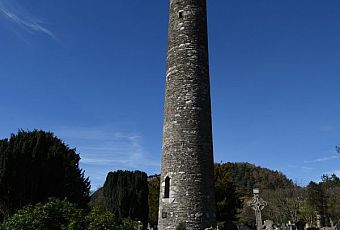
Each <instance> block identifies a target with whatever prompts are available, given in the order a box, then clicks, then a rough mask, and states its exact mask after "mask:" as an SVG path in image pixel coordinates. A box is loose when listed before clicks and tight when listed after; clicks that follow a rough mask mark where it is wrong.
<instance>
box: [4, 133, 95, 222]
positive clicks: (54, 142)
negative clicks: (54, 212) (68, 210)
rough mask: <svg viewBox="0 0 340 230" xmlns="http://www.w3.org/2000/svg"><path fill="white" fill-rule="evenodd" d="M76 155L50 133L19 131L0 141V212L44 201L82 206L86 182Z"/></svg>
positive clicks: (86, 187)
mask: <svg viewBox="0 0 340 230" xmlns="http://www.w3.org/2000/svg"><path fill="white" fill-rule="evenodd" d="M79 160H80V157H79V155H78V154H77V153H76V152H75V149H70V148H69V147H68V146H67V145H65V144H64V143H63V142H62V141H61V140H60V139H58V138H57V137H55V136H54V135H53V133H50V132H44V131H38V130H34V131H31V132H26V131H23V130H20V131H19V132H18V133H17V134H15V135H14V134H12V135H11V137H10V139H9V140H8V139H5V140H1V141H0V212H1V214H2V215H3V216H8V215H10V214H12V213H13V212H14V211H16V210H18V209H20V208H21V207H23V206H25V205H27V204H35V203H37V202H41V201H46V200H47V198H48V197H57V198H62V199H64V198H67V199H68V200H69V201H70V202H74V203H77V204H79V205H81V206H86V205H87V202H88V200H89V191H90V182H89V179H88V178H85V177H84V172H83V171H82V170H81V169H80V168H79Z"/></svg>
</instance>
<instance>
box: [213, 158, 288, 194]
mask: <svg viewBox="0 0 340 230" xmlns="http://www.w3.org/2000/svg"><path fill="white" fill-rule="evenodd" d="M215 167H221V169H222V170H223V171H225V173H226V175H227V176H228V178H229V180H231V181H232V182H233V184H234V185H235V187H236V189H237V191H238V192H239V193H240V194H242V195H250V194H251V193H252V189H253V188H260V189H261V190H266V189H271V190H276V189H278V188H287V187H292V186H294V183H293V181H292V180H290V179H288V178H287V177H286V176H285V175H284V174H283V173H281V172H279V171H274V170H270V169H267V168H262V167H260V166H256V165H254V164H250V163H231V162H228V163H216V164H215Z"/></svg>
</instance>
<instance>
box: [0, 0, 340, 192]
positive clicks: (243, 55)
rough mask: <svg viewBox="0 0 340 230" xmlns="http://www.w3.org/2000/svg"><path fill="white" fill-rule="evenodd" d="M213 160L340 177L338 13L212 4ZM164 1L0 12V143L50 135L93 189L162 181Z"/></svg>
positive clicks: (330, 8) (27, 4)
mask: <svg viewBox="0 0 340 230" xmlns="http://www.w3.org/2000/svg"><path fill="white" fill-rule="evenodd" d="M208 16H209V19H208V21H209V47H210V68H211V71H210V75H211V91H212V110H213V136H214V150H215V161H216V162H220V161H223V162H228V161H231V162H250V163H254V164H256V165H260V166H262V167H267V168H270V169H274V170H279V171H281V172H283V173H284V174H286V175H287V176H288V177H289V178H291V179H292V180H294V181H296V182H297V183H299V184H302V185H305V184H306V183H308V182H309V181H310V180H319V178H320V176H321V175H322V174H323V173H337V175H338V176H340V164H339V163H340V154H338V155H337V154H336V153H335V145H336V144H340V106H339V99H340V88H339V86H340V1H339V0H327V1H321V0H299V1H297V0H285V1H273V0H256V1H254V0H228V1H227V0H208ZM167 18H168V1H167V0H154V1H146V0H114V1H112V0H102V1H95V0H72V1H69V0H58V1H54V0H0V52H1V53H0V71H1V72H0V98H1V105H0V138H7V137H9V136H10V134H11V133H15V132H17V130H18V129H20V128H23V129H29V130H32V129H43V130H49V131H52V132H54V133H55V135H56V136H58V137H60V138H61V139H63V140H64V141H65V143H66V144H68V145H69V146H70V147H72V148H77V151H78V152H79V153H80V155H81V158H82V160H81V167H82V168H83V169H85V171H86V175H87V176H89V177H90V179H91V182H92V186H93V188H92V189H95V188H97V187H99V186H101V185H102V183H103V181H104V180H105V177H106V174H107V172H108V171H110V170H111V171H112V170H117V169H128V170H134V169H139V170H143V171H146V172H147V173H149V174H154V173H159V171H160V166H159V164H160V157H161V141H162V116H163V97H164V82H165V57H166V46H167Z"/></svg>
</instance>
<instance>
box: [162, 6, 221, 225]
mask: <svg viewBox="0 0 340 230" xmlns="http://www.w3.org/2000/svg"><path fill="white" fill-rule="evenodd" d="M168 36H169V38H168V39H169V40H168V53H167V72H166V95H165V105H164V107H165V108H164V125H163V146H162V166H161V167H162V169H161V191H160V205H159V208H160V209H159V222H158V229H160V230H165V229H176V227H177V226H178V225H179V223H185V224H186V227H187V228H186V229H197V230H198V229H199V230H202V229H204V228H206V227H210V226H212V225H214V224H215V197H214V190H213V185H214V184H213V147H212V131H211V106H210V83H209V65H208V39H207V16H206V1H205V0H170V16H169V34H168ZM167 177H169V178H170V186H169V189H170V195H169V198H166V197H165V193H166V192H165V187H166V186H165V178H167Z"/></svg>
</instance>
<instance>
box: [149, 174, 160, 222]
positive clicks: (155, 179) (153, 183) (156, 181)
mask: <svg viewBox="0 0 340 230" xmlns="http://www.w3.org/2000/svg"><path fill="white" fill-rule="evenodd" d="M148 185H149V223H150V226H151V227H153V228H156V227H157V223H158V208H159V187H160V176H159V175H158V176H157V175H156V176H151V177H149V178H148Z"/></svg>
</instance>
